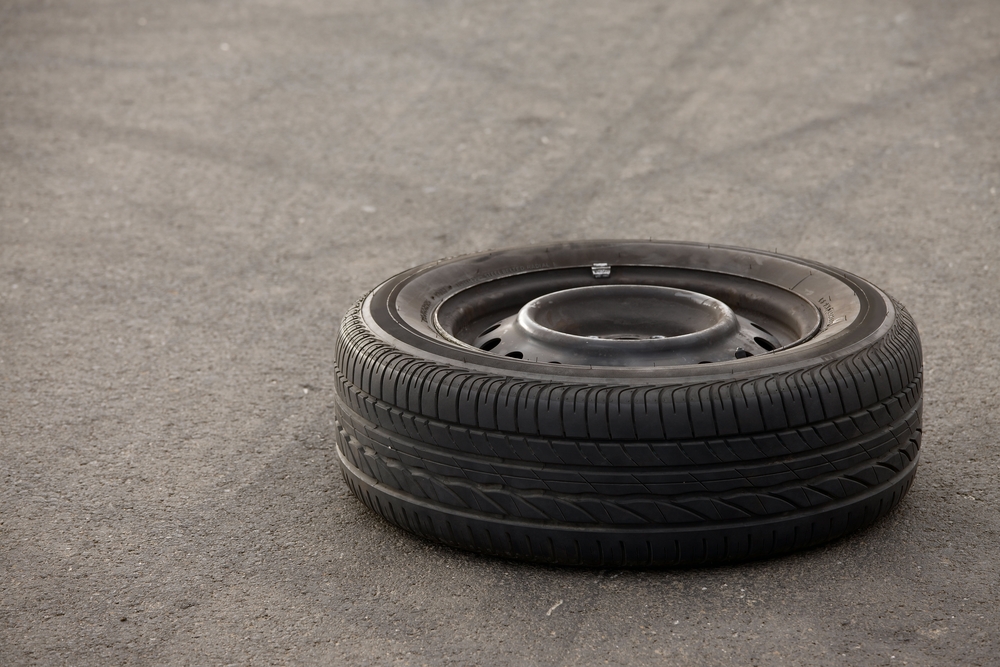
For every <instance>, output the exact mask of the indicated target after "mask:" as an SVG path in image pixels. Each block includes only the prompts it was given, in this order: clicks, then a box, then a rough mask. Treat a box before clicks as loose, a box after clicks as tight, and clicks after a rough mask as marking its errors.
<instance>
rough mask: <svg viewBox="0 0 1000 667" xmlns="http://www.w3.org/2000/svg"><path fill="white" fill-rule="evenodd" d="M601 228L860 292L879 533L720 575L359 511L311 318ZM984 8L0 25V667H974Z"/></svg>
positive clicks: (276, 8)
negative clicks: (880, 476) (874, 331)
mask: <svg viewBox="0 0 1000 667" xmlns="http://www.w3.org/2000/svg"><path fill="white" fill-rule="evenodd" d="M595 237H629V238H646V237H652V238H662V239H681V240H699V241H709V242H717V243H727V244H734V245H746V246H751V247H756V248H766V249H769V250H778V251H780V252H785V253H789V254H793V255H799V256H804V257H808V258H812V259H816V260H820V261H824V262H828V263H831V264H834V265H836V266H840V267H843V268H845V269H847V270H850V271H853V272H855V273H858V274H860V275H862V276H865V277H867V278H869V279H871V280H873V281H874V282H875V283H876V284H878V285H880V286H881V287H883V288H884V289H886V290H887V291H888V292H890V293H891V294H893V295H894V296H896V297H897V298H899V299H901V300H902V301H903V302H904V303H905V304H907V306H908V307H909V308H910V310H911V312H912V313H913V314H914V316H915V318H916V320H917V323H918V325H919V326H920V329H921V333H922V335H923V340H924V344H925V361H926V392H927V394H926V395H927V400H926V408H925V430H924V449H923V455H922V456H923V458H922V463H921V468H920V471H919V473H918V476H917V482H916V484H915V485H914V487H913V490H912V491H911V493H910V495H909V496H908V497H907V499H906V500H905V502H904V503H903V504H902V506H901V507H900V508H899V510H898V511H896V512H895V513H894V514H892V515H891V516H890V517H888V518H887V519H886V520H884V521H882V522H880V523H879V524H877V525H876V526H874V527H872V528H870V529H868V530H866V531H864V532H862V533H860V534H857V535H855V536H853V537H851V538H850V539H845V540H842V541H839V542H837V543H835V544H832V545H829V546H827V547H823V548H819V549H815V550H812V551H809V552H806V553H801V554H798V555H793V556H790V557H786V558H780V559H777V560H773V561H768V562H760V563H754V564H750V565H745V566H740V567H724V568H715V569H701V570H682V571H670V570H666V571H633V570H624V571H621V570H605V571H596V570H572V569H569V570H567V569H557V568H549V567H535V566H529V565H525V564H519V563H514V562H506V561H497V560H490V559H484V558H479V557H475V556H470V555H466V554H463V553H459V552H456V551H453V550H450V549H448V548H442V547H438V546H434V545H430V544H427V543H425V542H423V541H421V540H418V539H416V538H413V537H410V536H409V535H407V534H404V533H402V532H400V531H399V530H396V529H395V528H392V527H390V526H388V525H386V524H385V523H383V522H382V521H380V520H379V519H377V518H376V517H375V516H373V515H372V514H371V513H370V512H368V511H367V510H366V509H365V508H364V507H363V506H362V505H361V504H360V503H359V502H357V501H355V500H354V499H353V497H351V496H350V495H349V493H348V491H347V488H346V486H345V485H344V483H343V482H342V481H341V479H340V476H339V473H338V471H337V470H336V468H335V463H334V461H335V456H334V455H333V453H332V448H331V440H332V432H331V431H332V429H331V419H332V416H331V408H330V404H331V393H332V386H333V369H332V358H333V350H332V343H333V330H334V328H335V326H336V324H337V322H338V321H339V318H340V316H341V315H342V314H343V312H344V310H345V309H346V308H347V307H348V306H349V304H351V303H352V301H353V300H354V299H355V298H356V297H358V296H359V295H360V294H361V293H362V292H363V291H364V290H366V289H367V288H368V287H370V286H373V285H374V284H375V283H377V282H378V281H380V280H382V279H384V278H386V277H388V276H390V275H392V274H393V273H395V272H397V271H400V270H402V269H404V268H407V267H409V266H412V265H414V264H418V263H422V262H425V261H429V260H432V259H435V258H438V257H440V256H444V255H455V254H460V253H465V252H471V251H475V250H482V249H486V248H491V247H501V246H505V245H513V244H523V243H528V242H541V241H548V240H553V239H567V238H595ZM998 288H1000V4H998V3H997V2H996V0H969V1H956V2H947V3H945V2H933V1H931V0H923V1H921V0H915V1H912V2H910V1H901V0H887V1H886V2H877V3H876V2H859V1H855V0H845V1H843V2H819V1H815V0H814V1H804V2H762V1H758V2H750V1H742V0H740V1H733V2H722V1H719V0H684V1H677V2H652V1H647V0H636V1H634V2H580V1H576V2H567V1H562V2H560V1H557V0H553V1H551V2H525V3H498V2H485V1H479V2H472V1H469V2H457V1H455V2H445V1H439V2H431V1H428V0H422V1H421V0H416V1H408V2H407V1H401V0H385V1H381V0H376V1H368V2H346V1H345V2H329V1H322V2H321V1H319V0H287V1H285V2H273V1H269V0H258V1H250V2H234V1H220V2H205V1H196V0H177V1H176V2H152V1H151V0H134V1H132V2H119V3H113V2H103V1H102V2H99V1H97V0H77V1H75V2H66V1H63V0H55V1H51V2H50V1H45V2H42V1H41V0H14V1H11V0H2V1H0V539H2V542H0V544H2V547H0V575H2V578H0V664H3V665H28V664H40V665H109V664H121V665H160V664H169V665H174V664H176V665H188V664H189V665H209V664H239V665H243V664H251V665H268V664H304V665H309V664H316V665H321V664H322V665H325V664H343V665H395V664H399V665H424V664H427V665H475V664H479V665H517V666H521V665H603V664H611V665H647V664H648V665H653V664H655V665H695V664H705V665H717V664H737V665H911V666H912V665H946V664H955V665H998V664H1000V653H998V649H1000V638H998V632H1000V631H998V628H1000V610H998V596H1000V514H998V510H1000V491H998V489H997V480H998V478H1000V452H998V450H997V447H996V444H997V430H998V427H1000V396H998V393H997V386H998V377H1000V296H998V292H1000V289H998Z"/></svg>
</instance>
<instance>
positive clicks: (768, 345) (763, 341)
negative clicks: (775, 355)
mask: <svg viewBox="0 0 1000 667" xmlns="http://www.w3.org/2000/svg"><path fill="white" fill-rule="evenodd" d="M754 326H756V325H754ZM757 328H758V329H759V328H760V327H757ZM753 342H755V343H757V344H758V345H760V346H761V347H762V348H764V349H765V350H767V351H768V352H770V351H771V350H773V349H774V343H772V342H771V341H769V340H768V339H766V338H761V337H760V336H755V337H754V339H753Z"/></svg>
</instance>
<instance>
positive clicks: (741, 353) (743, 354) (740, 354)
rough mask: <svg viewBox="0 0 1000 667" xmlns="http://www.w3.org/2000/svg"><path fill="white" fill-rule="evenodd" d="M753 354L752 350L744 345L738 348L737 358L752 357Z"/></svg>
mask: <svg viewBox="0 0 1000 667" xmlns="http://www.w3.org/2000/svg"><path fill="white" fill-rule="evenodd" d="M752 356H753V354H751V353H750V352H747V351H746V350H744V349H743V348H742V347H738V348H736V358H737V359H746V358H747V357H752Z"/></svg>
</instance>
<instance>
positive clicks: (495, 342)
mask: <svg viewBox="0 0 1000 667" xmlns="http://www.w3.org/2000/svg"><path fill="white" fill-rule="evenodd" d="M499 344H500V339H499V338H491V339H489V340H488V341H486V342H485V343H483V344H482V345H480V346H479V349H480V350H484V351H486V352H489V351H490V350H492V349H493V348H495V347H496V346H497V345H499Z"/></svg>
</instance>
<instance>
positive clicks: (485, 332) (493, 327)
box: [479, 322, 767, 338]
mask: <svg viewBox="0 0 1000 667" xmlns="http://www.w3.org/2000/svg"><path fill="white" fill-rule="evenodd" d="M501 324H503V322H497V323H496V324H494V325H493V326H491V327H488V328H487V329H486V331H484V332H483V333H481V334H479V338H482V337H483V336H485V335H486V334H488V333H489V332H491V331H494V330H496V328H497V327H499V326H500V325H501ZM764 333H767V332H766V331H765V332H764Z"/></svg>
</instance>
